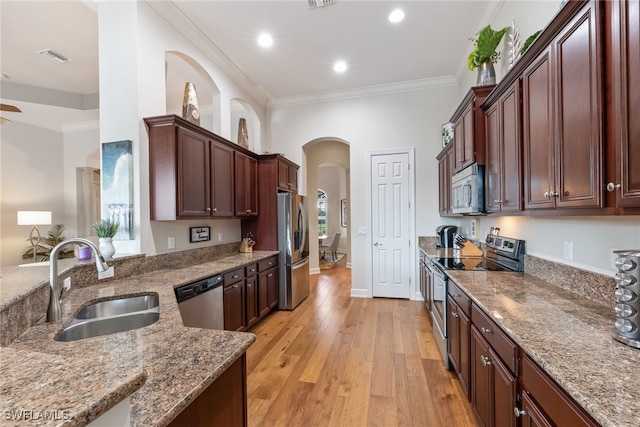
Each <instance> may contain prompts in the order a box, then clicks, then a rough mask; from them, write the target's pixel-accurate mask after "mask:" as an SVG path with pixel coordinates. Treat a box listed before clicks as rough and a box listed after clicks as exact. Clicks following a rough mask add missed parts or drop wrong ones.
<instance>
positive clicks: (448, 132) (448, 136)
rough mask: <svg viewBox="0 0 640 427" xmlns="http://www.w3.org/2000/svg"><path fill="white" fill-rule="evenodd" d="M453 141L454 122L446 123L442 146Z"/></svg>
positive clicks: (443, 129)
mask: <svg viewBox="0 0 640 427" xmlns="http://www.w3.org/2000/svg"><path fill="white" fill-rule="evenodd" d="M451 141H453V123H445V124H443V125H442V146H443V147H446V146H447V144H449V143H450V142H451Z"/></svg>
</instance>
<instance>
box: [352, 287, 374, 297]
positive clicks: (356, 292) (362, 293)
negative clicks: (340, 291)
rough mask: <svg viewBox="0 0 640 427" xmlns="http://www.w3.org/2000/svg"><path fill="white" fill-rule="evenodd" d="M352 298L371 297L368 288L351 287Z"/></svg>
mask: <svg viewBox="0 0 640 427" xmlns="http://www.w3.org/2000/svg"><path fill="white" fill-rule="evenodd" d="M351 297H352V298H371V296H370V295H369V291H368V290H367V289H353V288H351Z"/></svg>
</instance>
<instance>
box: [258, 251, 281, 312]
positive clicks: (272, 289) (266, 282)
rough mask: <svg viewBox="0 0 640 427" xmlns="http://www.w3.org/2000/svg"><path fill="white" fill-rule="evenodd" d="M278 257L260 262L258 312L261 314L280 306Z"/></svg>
mask: <svg viewBox="0 0 640 427" xmlns="http://www.w3.org/2000/svg"><path fill="white" fill-rule="evenodd" d="M278 288H279V280H278V258H277V257H275V256H274V257H271V258H267V259H266V260H263V261H260V262H259V263H258V312H259V313H260V316H263V315H265V314H267V313H269V312H270V311H271V310H273V309H274V308H277V307H278V301H279V294H280V292H279V289H278Z"/></svg>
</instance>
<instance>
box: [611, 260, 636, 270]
mask: <svg viewBox="0 0 640 427" xmlns="http://www.w3.org/2000/svg"><path fill="white" fill-rule="evenodd" d="M615 264H616V268H617V269H618V270H621V271H630V270H633V269H634V268H636V267H637V266H638V264H636V263H635V262H633V261H632V260H630V259H629V258H623V257H617V258H616V261H615Z"/></svg>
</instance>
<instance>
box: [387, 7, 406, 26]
mask: <svg viewBox="0 0 640 427" xmlns="http://www.w3.org/2000/svg"><path fill="white" fill-rule="evenodd" d="M403 19H404V12H403V11H402V10H400V9H396V10H394V11H393V12H391V14H390V15H389V21H390V22H393V23H394V24H396V23H398V22H400V21H402V20H403Z"/></svg>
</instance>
